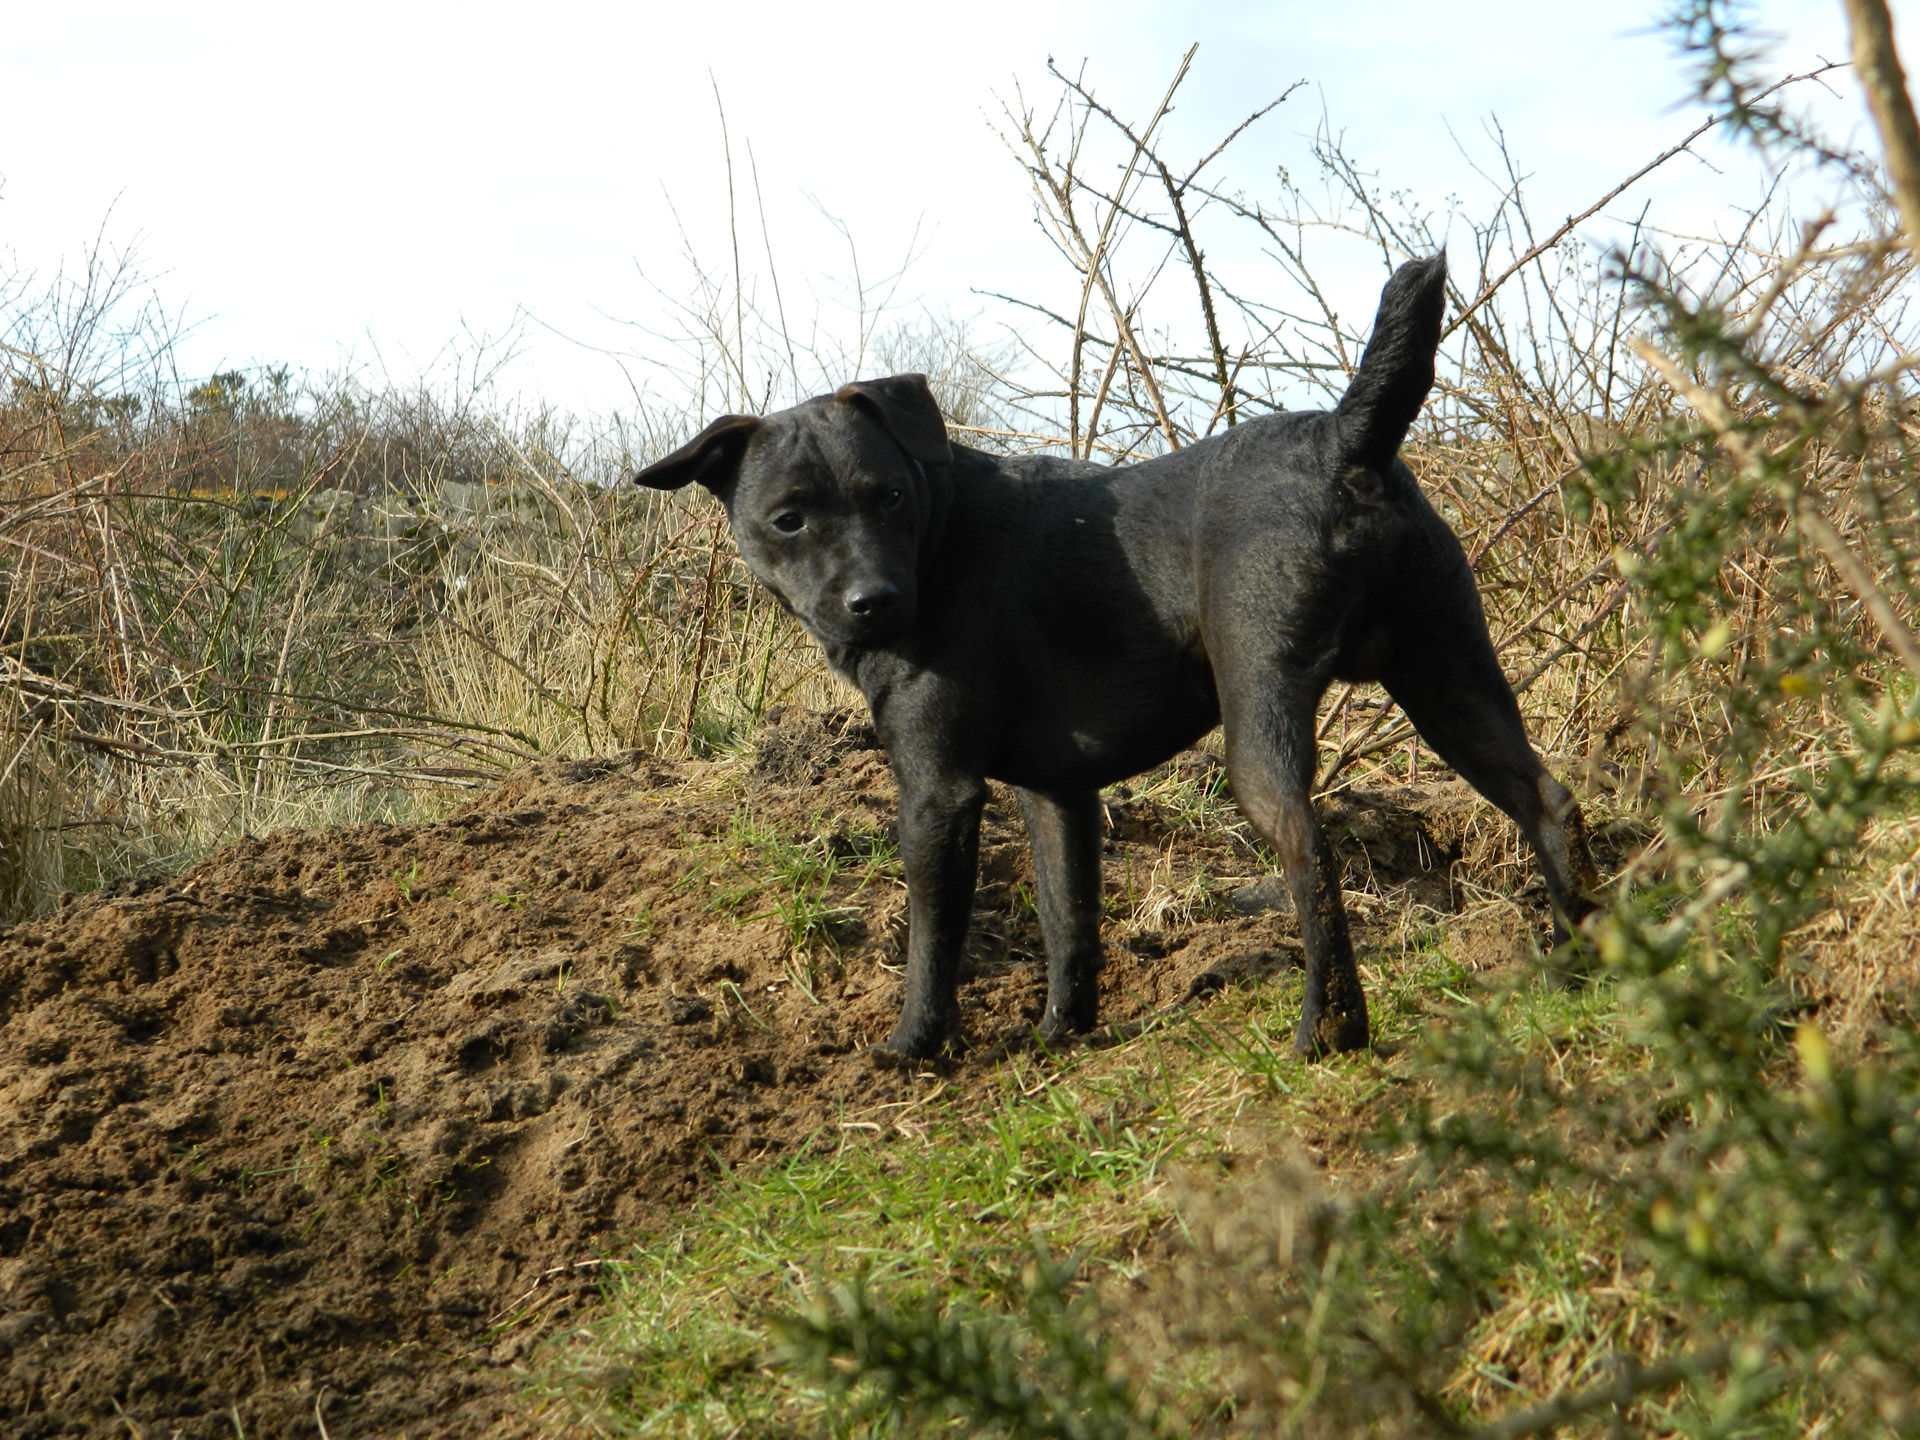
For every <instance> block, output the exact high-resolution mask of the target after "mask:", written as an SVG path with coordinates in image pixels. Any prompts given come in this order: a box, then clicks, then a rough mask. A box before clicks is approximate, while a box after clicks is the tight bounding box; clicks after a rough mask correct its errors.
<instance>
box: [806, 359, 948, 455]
mask: <svg viewBox="0 0 1920 1440" xmlns="http://www.w3.org/2000/svg"><path fill="white" fill-rule="evenodd" d="M833 398H834V399H835V400H836V401H838V402H839V403H840V404H842V405H856V406H858V407H859V408H860V409H862V410H864V411H866V412H867V413H868V414H869V415H871V416H873V418H874V419H876V420H878V421H879V422H880V424H881V425H882V426H883V427H884V428H885V429H886V431H887V433H888V434H889V435H891V436H893V438H894V439H895V440H896V441H898V442H899V445H900V448H901V449H902V450H904V451H906V452H907V454H909V455H911V456H912V457H913V458H914V459H916V460H918V461H919V462H920V463H921V464H922V465H945V464H948V463H949V462H951V461H952V459H953V452H952V451H951V450H950V449H948V448H947V426H946V422H945V421H944V420H942V419H941V418H940V407H939V406H938V405H936V404H935V403H934V400H933V391H932V390H930V389H928V388H927V377H926V376H924V375H889V376H888V377H887V378H886V379H884V380H855V381H854V382H853V383H852V384H851V385H842V386H841V387H840V388H839V389H838V390H836V391H834V392H833Z"/></svg>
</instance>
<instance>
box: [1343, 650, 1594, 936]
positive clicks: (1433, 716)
mask: <svg viewBox="0 0 1920 1440" xmlns="http://www.w3.org/2000/svg"><path fill="white" fill-rule="evenodd" d="M1408 648H1409V650H1410V651H1411V652H1412V653H1413V654H1414V655H1416V656H1417V658H1413V659H1403V660H1401V661H1400V662H1399V663H1397V664H1395V665H1394V666H1392V667H1389V671H1388V673H1387V674H1385V675H1383V676H1382V677H1381V678H1382V682H1383V683H1384V684H1385V685H1386V688H1387V693H1388V694H1390V695H1392V696H1393V698H1394V699H1395V700H1396V701H1397V702H1398V703H1399V705H1400V708H1401V709H1403V710H1405V711H1406V712H1407V718H1408V719H1410V720H1412V721H1413V724H1414V728H1415V729H1417V730H1418V731H1419V732H1420V734H1421V737H1422V738H1423V739H1425V740H1426V742H1427V743H1428V744H1430V745H1431V746H1433V748H1434V750H1435V751H1436V752H1437V753H1438V754H1439V756H1440V758H1441V759H1442V760H1444V761H1446V762H1447V764H1449V765H1451V766H1452V767H1453V768H1454V769H1455V770H1457V771H1459V772H1460V775H1461V778H1462V779H1464V780H1465V781H1466V782H1467V783H1468V784H1469V785H1471V786H1473V788H1474V789H1476V790H1478V791H1479V792H1480V793H1481V794H1482V795H1484V796H1486V797H1487V799H1489V800H1491V801H1492V802H1493V803H1494V804H1495V805H1497V806H1499V807H1500V809H1502V810H1504V811H1505V812H1506V813H1507V814H1508V815H1509V816H1511V817H1512V819H1513V822H1514V824H1516V825H1518V826H1519V827H1520V833H1521V834H1522V835H1524V836H1526V837H1527V843H1528V844H1529V845H1531V846H1532V847H1533V851H1534V854H1535V855H1537V856H1538V857H1539V859H1540V869H1541V873H1542V874H1543V875H1544V877H1545V878H1546V882H1547V893H1548V895H1549V896H1550V897H1551V898H1552V901H1553V931H1554V939H1555V941H1556V942H1564V941H1565V940H1566V939H1567V937H1568V935H1569V934H1570V933H1571V931H1572V930H1573V928H1574V927H1576V926H1578V925H1579V923H1580V921H1581V920H1582V919H1584V918H1585V917H1586V916H1587V915H1588V914H1590V913H1591V912H1592V911H1593V909H1594V908H1595V905H1594V901H1593V900H1592V898H1591V896H1592V894H1593V891H1594V890H1595V889H1596V888H1597V884H1598V880H1597V876H1596V875H1595V872H1594V867H1593V860H1592V858H1591V856H1589V854H1588V853H1587V835H1586V825H1585V822H1584V821H1583V820H1582V819H1581V816H1580V807H1579V805H1578V804H1576V803H1575V801H1574V798H1573V795H1572V794H1571V793H1570V792H1569V791H1568V789H1567V787H1566V786H1564V785H1562V784H1561V783H1560V782H1559V781H1558V780H1557V779H1555V778H1554V777H1553V775H1552V774H1551V773H1550V772H1549V771H1548V770H1547V767H1546V766H1545V765H1543V764H1542V763H1541V762H1540V757H1539V756H1538V755H1536V754H1535V753H1534V749H1533V745H1532V743H1531V742H1530V741H1529V740H1528V739H1527V730H1526V724H1525V722H1524V721H1522V719H1521V718H1520V706H1519V704H1518V702H1517V701H1516V700H1515V699H1514V696H1513V690H1512V688H1511V687H1510V686H1509V685H1508V684H1507V679H1506V676H1505V675H1503V674H1501V672H1500V662H1499V660H1498V658H1497V657H1496V656H1495V655H1494V653H1493V645H1492V642H1491V641H1489V640H1488V639H1487V638H1486V632H1485V629H1484V627H1482V628H1481V631H1480V635H1479V636H1478V638H1477V639H1475V640H1472V641H1469V640H1466V639H1463V638H1461V637H1459V636H1457V635H1456V636H1454V637H1453V638H1452V639H1451V642H1450V643H1449V644H1447V645H1445V646H1444V647H1430V646H1414V647H1408Z"/></svg>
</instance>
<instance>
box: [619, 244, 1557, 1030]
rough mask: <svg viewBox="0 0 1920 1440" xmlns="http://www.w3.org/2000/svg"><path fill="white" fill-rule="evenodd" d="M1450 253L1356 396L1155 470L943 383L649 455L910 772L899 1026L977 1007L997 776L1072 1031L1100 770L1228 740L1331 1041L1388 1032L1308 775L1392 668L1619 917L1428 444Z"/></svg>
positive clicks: (1093, 894) (871, 394)
mask: <svg viewBox="0 0 1920 1440" xmlns="http://www.w3.org/2000/svg"><path fill="white" fill-rule="evenodd" d="M1445 292H1446V264H1445V260H1444V258H1443V257H1436V258H1434V259H1431V260H1424V261H1415V262H1413V263H1410V264H1407V265H1404V266H1402V267H1401V268H1400V270H1399V271H1398V272H1396V273H1395V274H1394V276H1393V278H1392V279H1391V280H1389V281H1388V282H1387V287H1386V290H1385V291H1384V293H1383V294H1382V295H1381V297H1380V313H1379V315H1378V317H1377V318H1376V319H1375V321H1374V330H1373V338H1372V340H1371V341H1370V342H1369V344H1368V346H1367V349H1366V353H1365V355H1364V356H1363V357H1362V359H1361V362H1360V368H1359V370H1358V372H1357V373H1356V374H1355V375H1354V377H1353V383H1352V384H1351V385H1350V386H1349V387H1348V389H1347V393H1346V394H1345V395H1344V396H1342V397H1341V400H1340V403H1339V405H1338V406H1337V407H1336V408H1335V409H1334V410H1333V411H1332V412H1331V413H1302V414H1277V415H1269V416H1265V417H1263V418H1261V419H1258V420H1253V421H1250V422H1247V423H1244V424H1241V425H1239V426H1237V427H1236V428H1233V429H1230V430H1228V431H1227V432H1226V433H1225V434H1221V435H1215V436H1213V437H1211V438H1210V439H1207V440H1203V441H1200V442H1198V443H1196V444H1194V445H1191V446H1188V447H1187V448H1186V449H1183V450H1179V451H1177V452H1175V453H1173V454H1170V455H1166V456H1163V457H1161V458H1160V459H1157V460H1153V461H1149V462H1147V463H1145V464H1141V465H1134V466H1126V467H1107V466H1102V465H1092V464H1086V463H1080V462H1074V461H1066V460H1059V459H1047V458H1038V457H1022V458H1011V457H1003V456H997V455H986V454H982V453H981V452H979V451H977V450H970V449H967V448H966V447H964V446H959V445H950V444H949V443H948V441H947V434H946V427H945V426H944V425H943V423H942V422H941V419H940V412H939V410H938V409H937V408H936V407H935V405H934V402H933V397H932V395H931V394H930V393H929V391H928V389H927V383H926V379H925V377H924V376H920V375H895V376H892V377H890V378H888V379H884V380H863V381H858V382H856V383H854V384H851V385H847V386H845V387H843V388H842V389H840V390H839V391H837V392H835V393H834V394H833V395H830V396H821V397H819V398H818V399H814V400H809V401H807V402H806V403H805V404H803V405H796V406H794V407H793V408H792V409H790V410H782V411H780V412H779V413H777V414H774V415H768V416H765V417H760V418H756V417H753V416H747V415H728V416H725V417H723V418H721V419H719V420H716V421H714V423H713V424H711V425H709V426H708V427H707V428H706V429H705V430H703V431H701V432H700V434H699V435H697V436H696V437H695V438H694V439H693V440H691V441H690V442H689V443H688V444H686V445H685V446H683V447H681V448H680V449H679V450H676V451H675V452H674V453H673V454H671V455H669V456H667V457H666V458H665V459H663V460H660V461H657V462H656V463H654V464H652V465H649V466H648V467H647V468H646V469H644V470H642V471H641V472H640V473H639V475H638V476H637V477H636V480H637V481H638V483H640V484H643V485H652V486H656V487H658V488H661V489H677V488H679V487H680V486H683V485H685V484H687V482H688V481H692V480H697V481H699V482H700V483H701V484H703V485H705V486H706V487H707V488H708V489H709V490H711V491H713V493H714V494H715V495H717V496H719V497H720V500H721V502H722V503H723V504H724V505H725V506H726V509H727V518H728V520H729V521H730V522H731V523H732V526H733V533H734V537H735V539H736V541H737V542H738V544H739V546H740V553H741V555H742V556H743V557H744V558H745V559H746V562H747V566H748V568H749V569H751V570H752V571H753V573H754V574H755V575H756V576H757V577H758V578H759V579H760V580H761V582H762V583H763V584H765V585H766V587H767V588H768V589H769V590H771V591H772V592H773V594H774V595H775V596H776V597H777V598H778V599H779V601H780V603H781V604H783V605H784V606H786V608H787V609H788V610H790V611H791V612H792V613H793V614H794V615H796V616H798V617H799V619H800V621H801V623H802V624H803V625H805V626H806V627H807V629H808V630H809V631H810V632H811V633H812V634H813V636H814V638H815V639H816V640H818V641H819V642H820V644H821V645H822V646H823V647H824V648H825V650H826V652H827V658H828V660H829V661H830V662H831V663H832V664H833V667H834V668H835V669H836V670H838V671H839V672H840V673H841V674H842V675H845V676H846V677H847V678H848V679H850V680H851V681H853V682H854V683H855V684H856V685H858V686H859V687H860V689H861V692H862V693H863V694H864V695H865V696H866V698H867V703H868V705H869V706H871V707H872V710H873V723H874V726H875V728H876V729H877V730H878V732H879V734H880V739H881V741H882V743H883V744H884V745H885V746H886V751H887V757H888V760H889V761H890V763H891V764H892V767H893V772H894V776H895V778H896V779H897V781H898V782H899V787H900V853H901V857H902V859H903V861H904V863H905V866H906V874H907V896H908V904H909V926H910V929H909V935H908V946H907V996H906V1005H905V1008H904V1009H903V1010H902V1012H901V1015H900V1021H899V1023H898V1024H897V1025H896V1026H895V1027H894V1030H893V1033H892V1035H890V1036H889V1037H888V1039H887V1046H888V1047H889V1048H890V1049H893V1050H896V1051H902V1052H905V1053H907V1054H910V1055H927V1054H930V1053H932V1052H934V1051H936V1050H937V1049H938V1048H939V1047H940V1046H941V1044H942V1042H943V1041H945V1039H946V1038H947V1036H948V1034H949V1033H950V1031H951V1030H952V1028H953V1025H954V1021H955V1018H956V1015H957V1011H958V1002H957V1000H956V996H955V991H956V986H957V982H958V973H957V972H958V969H959V963H960V954H961V947H962V944H963V942H964V940H965V938H966V931H967V923H968V918H969V914H970V912H971V910H972V906H973V890H974V878H975V861H976V857H977V851H978V834H979V821H980V809H981V805H982V803H983V802H984V800H985V798H986V784H985V781H986V779H987V778H988V777H992V778H993V779H996V780H1003V781H1005V782H1006V783H1008V784H1010V785H1013V786H1015V787H1017V788H1018V790H1019V794H1020V805H1021V810H1022V813H1023V814H1024V815H1025V817H1026V822H1027V829H1028V831H1029V833H1030V834H1031V836H1032V840H1033V851H1034V869H1035V873H1036V875H1037V876H1038V881H1039V908H1040V924H1041V929H1042V931H1043V933H1044V934H1045V937H1046V945H1047V958H1048V964H1047V1010H1046V1018H1045V1021H1044V1023H1043V1029H1044V1031H1045V1032H1046V1033H1048V1034H1057V1033H1060V1032H1063V1031H1070V1030H1085V1029H1088V1028H1091V1027H1092V1026H1093V1024H1094V1022H1095V1017H1096V1011H1097V1007H1098V1003H1099V988H1098V984H1097V982H1096V978H1095V976H1096V972H1097V971H1098V970H1099V969H1100V966H1101V963H1102V961H1101V953H1100V851H1101V843H1102V816H1101V809H1100V801H1099V791H1100V788H1101V787H1102V786H1105V785H1111V784H1113V783H1115V782H1116V781H1119V780H1123V779H1126V778H1127V777H1129V776H1132V775H1136V774H1138V773H1139V772H1140V771H1142V770H1145V769H1147V768H1149V767H1150V766H1153V765H1157V764H1159V763H1160V762H1161V761H1163V760H1165V759H1166V758H1167V757H1168V756H1170V755H1172V754H1174V753H1175V752H1176V751H1178V750H1180V749H1181V748H1183V747H1185V746H1188V745H1191V744H1192V743H1193V742H1194V741H1196V740H1198V739H1199V738H1200V737H1201V736H1202V735H1204V734H1206V733H1207V731H1209V730H1211V729H1212V728H1213V727H1214V726H1215V725H1216V724H1220V725H1224V726H1225V729H1226V749H1227V771H1228V776H1229V779H1230V780H1231V782H1232V785H1233V792H1234V796H1235V798H1236V799H1237V800H1238V801H1239V804H1240V808H1241V810H1242V811H1243V812H1244V813H1245V814H1246V817H1247V819H1248V820H1249V821H1250V822H1251V823H1252V825H1253V828H1254V829H1255V830H1256V831H1258V832H1259V833H1260V835H1261V836H1262V837H1263V838H1264V839H1265V840H1266V841H1267V843H1268V844H1270V845H1271V846H1273V848H1274V850H1275V851H1276V852H1278V854H1279V856H1280V858H1281V861H1282V863H1283V864H1284V866H1285V868H1286V875H1287V884H1288V887H1289V889H1290V890H1291V892H1292V895H1293V901H1294V906H1295V909H1296V910H1297V912H1298V914H1299V917H1300V930H1301V940H1302V941H1303V943H1304V946H1305V949H1306V961H1307V975H1306V1005H1305V1011H1304V1013H1303V1014H1302V1016H1301V1019H1300V1030H1299V1034H1298V1037H1297V1040H1296V1048H1297V1049H1298V1050H1299V1051H1300V1052H1301V1053H1303V1054H1319V1053H1322V1052H1325V1051H1328V1050H1354V1049H1359V1048H1361V1047H1363V1046H1365V1045H1366V1044H1367V1005H1366V999H1365V997H1364V996H1363V995H1362V993H1361V988H1360V977H1359V973H1358V971H1357V970H1356V969H1355V968H1354V963H1353V950H1352V946H1351V944H1350V942H1349V941H1348V938H1347V922H1346V913H1345V911H1344V910H1343V908H1342V906H1341V901H1340V867H1339V864H1338V863H1337V862H1336V861H1335V859H1334V857H1333V854H1332V852H1331V851H1330V850H1329V848H1328V845H1327V841H1326V837H1325V836H1324V835H1323V834H1322V833H1321V830H1320V826H1319V824H1318V822H1317V821H1316V820H1315V819H1314V815H1313V809H1312V806H1311V804H1310V801H1309V796H1308V789H1309V786H1310V784H1311V781H1312V776H1313V765H1314V712H1315V708H1316V706H1317V705H1318V703H1319V700H1320V697H1321V695H1322V694H1323V693H1325V691H1326V688H1327V685H1328V684H1329V683H1330V682H1331V681H1333V680H1335V679H1339V680H1377V681H1379V682H1380V683H1382V684H1383V685H1385V686H1386V688H1387V690H1388V692H1389V693H1390V694H1391V695H1392V696H1393V698H1394V699H1395V700H1396V701H1397V702H1399V704H1400V706H1401V708H1402V709H1404V710H1405V711H1406V713H1407V715H1408V717H1409V718H1410V719H1411V720H1412V721H1413V723H1414V725H1415V726H1416V727H1418V729H1419V731H1420V734H1421V735H1422V736H1423V737H1425V739H1426V741H1427V743H1428V744H1430V745H1431V746H1432V747H1433V749H1434V750H1435V751H1437V752H1438V753H1439V754H1440V755H1441V756H1442V758H1444V759H1445V760H1446V761H1447V762H1448V763H1449V764H1450V765H1452V766H1453V767H1454V768H1455V769H1456V770H1458V771H1459V772H1460V774H1461V775H1463V776H1465V777H1466V779H1467V780H1468V781H1470V782H1471V783H1472V784H1473V786H1474V787H1475V788H1476V789H1477V790H1479V791H1480V793H1481V794H1483V795H1485V796H1486V797H1487V798H1488V799H1489V800H1491V801H1492V802H1493V803H1494V804H1495V805H1498V806H1499V807H1500V808H1501V809H1502V810H1504V811H1506V813H1507V814H1508V815H1510V816H1512V817H1513V819H1514V820H1515V821H1516V822H1517V823H1518V824H1519V826H1520V829H1521V830H1522V831H1523V832H1524V833H1525V835H1526V837H1527V839H1528V841H1529V842H1531V844H1532V846H1533V848H1534V851H1535V852H1536V854H1537V855H1538V856H1539V859H1540V863H1541V867H1542V869H1543V870H1544V871H1545V874H1546V881H1547V888H1548V891H1549V892H1550V893H1551V895H1552V899H1553V906H1554V911H1555V931H1556V933H1557V934H1559V935H1561V936H1564V935H1565V934H1566V932H1567V927H1568V926H1569V925H1571V924H1573V923H1576V922H1577V921H1578V920H1579V918H1580V917H1581V915H1583V914H1584V913H1585V911H1586V910H1587V909H1588V908H1590V905H1589V902H1588V901H1587V900H1586V899H1585V898H1584V896H1583V891H1584V890H1585V888H1586V887H1587V886H1588V884H1590V880H1591V864H1590V862H1589V861H1588V860H1587V858H1586V849H1585V840H1584V834H1583V830H1582V825H1581V820H1580V813H1579V811H1578V809H1577V808H1576V807H1575V805H1574V802H1573V798H1572V796H1571V795H1569V794H1568V792H1567V790H1566V788H1565V787H1564V786H1562V785H1561V784H1560V783H1559V782H1558V781H1557V780H1555V779H1554V778H1553V777H1552V776H1551V775H1549V774H1548V773H1547V771H1546V769H1545V767H1544V766H1542V765H1541V763H1540V760H1539V758H1538V757H1537V756H1536V755H1535V754H1534V752H1533V748H1532V746H1531V745H1529V744H1528V742H1527V736H1526V731H1525V729H1524V727H1523V725H1522V723H1521V719H1520V711H1519V708H1518V706H1517V705H1516V704H1515V703H1514V697H1513V692H1512V690H1511V689H1510V688H1509V687H1508V685H1507V682H1506V679H1505V677H1504V676H1503V675H1502V674H1501V671H1500V664H1499V661H1498V660H1497V659H1496V658H1495V655H1494V651H1493V646H1492V643H1491V641H1490V640H1489V639H1488V636H1487V624H1486V619H1485V616H1484V615H1483V614H1482V612H1481V609H1480V598H1479V595H1478V593H1477V592H1476V591H1475V589H1474V584H1473V575H1472V572H1471V571H1470V570H1469V568H1468V565H1467V560H1466V556H1465V554H1464V553H1463V552H1462V551H1461V548H1460V542H1459V541H1458V540H1457V539H1455V538H1454V535H1453V532H1452V531H1450V530H1449V529H1448V528H1447V526H1446V524H1445V522H1444V521H1442V520H1441V519H1440V517H1439V516H1438V515H1437V514H1435V513H1434V510H1433V508H1432V506H1430V505H1429V504H1428V503H1427V501H1426V498H1425V496H1423V495H1422V494H1421V493H1420V489H1419V486H1418V485H1417V484H1416V483H1415V481H1414V478H1413V473H1412V472H1411V471H1410V470H1408V468H1407V467H1406V465H1405V464H1404V463H1403V462H1402V461H1401V460H1400V459H1399V454H1398V452H1399V449H1400V442H1401V440H1402V439H1403V438H1404V437H1405V435H1406V432H1407V427H1408V426H1409V425H1410V424H1412V422H1413V418H1414V416H1415V415H1416V414H1417V413H1418V411H1419V409H1420V406H1421V403H1422V402H1423V401H1424V400H1425V399H1426V395H1427V391H1428V390H1429V389H1430V388H1431V386H1432V384H1433V357H1434V352H1435V350H1436V349H1437V348H1438V345H1439V340H1440V320H1441V312H1442V309H1443V307H1444V303H1445Z"/></svg>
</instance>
